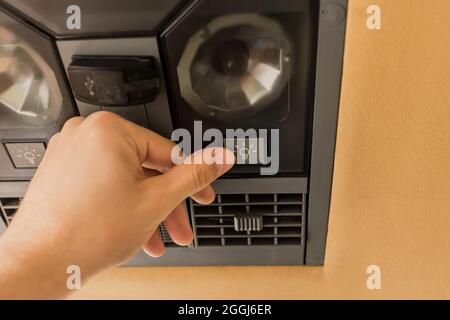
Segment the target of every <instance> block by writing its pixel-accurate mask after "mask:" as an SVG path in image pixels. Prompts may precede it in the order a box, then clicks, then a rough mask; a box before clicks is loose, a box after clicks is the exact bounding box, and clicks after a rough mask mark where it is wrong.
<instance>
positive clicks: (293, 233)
mask: <svg viewBox="0 0 450 320" xmlns="http://www.w3.org/2000/svg"><path fill="white" fill-rule="evenodd" d="M306 198H307V197H306V194H303V193H295V194H292V193H289V194H273V193H272V194H218V195H217V197H216V200H215V201H214V202H213V203H212V204H210V205H202V204H197V203H195V202H193V201H192V200H191V202H190V207H191V214H192V221H193V227H194V234H195V245H196V246H232V245H243V246H253V245H272V246H281V245H297V246H302V245H304V235H305V233H304V223H305V211H306ZM245 220H247V221H249V223H250V222H252V223H256V222H258V223H261V222H262V228H255V227H252V228H250V227H248V228H240V227H236V226H237V225H242V223H244V224H245V223H246V221H245ZM253 226H255V224H254V225H253ZM257 230H259V231H257Z"/></svg>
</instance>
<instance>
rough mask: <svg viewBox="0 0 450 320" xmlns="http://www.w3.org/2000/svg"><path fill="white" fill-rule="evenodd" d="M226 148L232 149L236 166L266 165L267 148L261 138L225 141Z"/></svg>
mask: <svg viewBox="0 0 450 320" xmlns="http://www.w3.org/2000/svg"><path fill="white" fill-rule="evenodd" d="M225 146H226V147H231V146H232V147H233V149H232V151H233V152H234V154H235V156H236V164H247V165H248V164H254V165H257V164H266V163H267V152H266V150H267V148H266V144H265V141H264V139H262V138H235V139H225Z"/></svg>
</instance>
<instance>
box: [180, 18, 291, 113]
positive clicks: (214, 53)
mask: <svg viewBox="0 0 450 320" xmlns="http://www.w3.org/2000/svg"><path fill="white" fill-rule="evenodd" d="M291 68H292V61H291V44H290V42H289V40H288V37H287V36H286V34H285V33H284V31H283V29H282V27H281V26H280V24H279V23H278V22H276V21H274V20H272V19H269V18H267V17H264V16H261V15H257V14H233V15H227V16H222V17H219V18H216V19H214V20H213V21H212V22H210V23H209V24H208V25H206V26H205V27H204V28H203V29H201V30H199V31H198V32H197V33H195V34H194V35H193V36H192V37H191V38H190V40H189V42H188V44H187V46H186V48H185V51H184V53H183V55H182V57H181V60H180V63H179V65H178V68H177V72H178V78H179V81H180V90H181V95H182V96H183V98H184V99H185V100H186V101H187V102H188V103H189V104H190V105H191V106H192V108H194V109H195V110H196V111H197V112H198V113H199V114H201V115H202V116H205V117H208V118H213V119H218V120H234V119H237V118H242V117H246V116H251V115H254V114H257V113H258V112H260V111H261V110H263V109H264V108H265V107H267V106H268V105H270V103H272V102H273V101H275V100H276V99H277V98H278V97H279V96H280V94H281V92H282V91H283V89H284V87H285V86H286V84H287V82H288V80H289V77H290V73H291Z"/></svg>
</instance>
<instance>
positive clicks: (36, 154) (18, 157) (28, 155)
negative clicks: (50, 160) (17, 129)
mask: <svg viewBox="0 0 450 320" xmlns="http://www.w3.org/2000/svg"><path fill="white" fill-rule="evenodd" d="M5 146H6V149H7V150H8V153H9V156H10V157H11V160H12V162H13V164H14V167H16V168H18V169H33V168H37V167H38V166H39V163H41V160H42V158H43V157H44V153H45V144H44V143H41V142H23V143H22V142H17V143H16V142H14V143H6V144H5Z"/></svg>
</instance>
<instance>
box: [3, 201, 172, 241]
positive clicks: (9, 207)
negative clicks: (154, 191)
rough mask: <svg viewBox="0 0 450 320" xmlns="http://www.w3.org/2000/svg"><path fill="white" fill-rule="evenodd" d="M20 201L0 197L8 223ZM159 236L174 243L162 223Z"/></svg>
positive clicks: (4, 216)
mask: <svg viewBox="0 0 450 320" xmlns="http://www.w3.org/2000/svg"><path fill="white" fill-rule="evenodd" d="M21 202H22V198H18V197H17V198H0V216H1V218H2V219H3V220H4V221H5V222H6V224H7V225H9V224H10V223H11V221H12V219H13V217H14V215H15V213H16V211H17V210H18V209H19V206H20V203H21ZM160 232H161V238H162V239H163V241H164V244H165V245H168V246H172V245H174V246H175V245H176V243H175V242H174V241H173V240H172V238H170V235H169V233H168V232H167V230H166V228H165V227H164V225H162V224H161V226H160Z"/></svg>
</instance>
